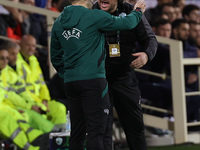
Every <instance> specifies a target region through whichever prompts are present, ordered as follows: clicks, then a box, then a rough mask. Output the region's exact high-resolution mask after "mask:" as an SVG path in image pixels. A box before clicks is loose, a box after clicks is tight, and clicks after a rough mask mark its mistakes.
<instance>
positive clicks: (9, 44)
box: [2, 41, 20, 50]
mask: <svg viewBox="0 0 200 150" xmlns="http://www.w3.org/2000/svg"><path fill="white" fill-rule="evenodd" d="M2 46H3V47H2V48H4V49H6V50H9V49H10V48H15V47H20V46H19V45H18V44H17V43H15V42H13V41H5V42H4V43H3V44H2Z"/></svg>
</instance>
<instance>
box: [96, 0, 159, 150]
mask: <svg viewBox="0 0 200 150" xmlns="http://www.w3.org/2000/svg"><path fill="white" fill-rule="evenodd" d="M93 8H97V9H102V10H104V11H107V12H108V13H110V14H112V15H115V16H122V17H123V16H125V15H127V14H129V13H130V12H131V10H132V9H133V5H131V4H129V3H127V2H123V1H122V0H118V1H117V0H98V2H96V3H95V4H94V5H93ZM105 36H106V38H105V39H106V42H105V47H106V50H107V58H106V72H107V74H106V77H107V80H108V83H109V84H108V85H109V97H110V100H111V104H113V106H114V107H115V109H116V111H117V114H118V116H119V119H120V121H121V123H122V126H123V129H124V131H125V134H126V139H127V143H128V145H129V148H130V150H146V149H147V148H146V147H147V146H146V140H145V133H144V123H143V115H142V109H141V106H140V91H139V88H138V81H137V78H136V75H135V72H134V69H133V68H141V67H142V66H144V65H145V64H146V63H147V62H148V61H151V60H152V59H153V57H154V56H155V53H156V50H157V40H156V38H155V35H154V33H153V31H152V29H151V26H150V25H149V23H148V22H147V20H146V18H145V17H144V16H143V18H142V21H141V22H140V23H139V24H138V25H137V26H136V28H134V29H132V30H127V31H114V32H106V34H105ZM136 42H139V43H141V44H142V46H143V50H144V51H143V52H136V49H135V47H136V46H135V44H136ZM110 112H112V110H111V111H110ZM111 118H112V116H110V128H109V129H110V130H109V131H108V132H107V137H105V138H104V140H105V142H104V143H107V145H106V146H105V147H106V150H107V149H108V150H111V149H112V144H111V143H112V136H111V135H112V134H111V133H112V119H111Z"/></svg>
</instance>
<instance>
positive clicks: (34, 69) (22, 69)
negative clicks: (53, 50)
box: [16, 35, 66, 129]
mask: <svg viewBox="0 0 200 150" xmlns="http://www.w3.org/2000/svg"><path fill="white" fill-rule="evenodd" d="M35 46H36V39H35V38H34V37H33V36H32V35H24V36H23V37H22V38H21V42H20V47H21V49H20V53H19V54H18V57H17V69H16V70H17V72H18V74H19V75H20V77H21V78H23V79H24V80H25V82H26V84H28V86H26V88H27V90H28V91H29V92H30V93H31V96H32V98H33V99H34V100H35V102H37V103H42V104H44V105H46V107H47V108H48V109H49V112H47V118H48V120H50V121H52V122H53V123H54V124H55V125H57V126H58V127H59V128H62V129H65V123H66V107H65V106H64V105H63V104H61V103H59V102H57V101H55V100H52V99H51V97H50V94H49V89H48V87H47V85H46V83H45V81H44V77H43V73H42V70H41V67H40V65H39V62H38V60H37V58H36V57H35V56H34V53H35Z"/></svg>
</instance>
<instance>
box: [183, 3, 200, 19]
mask: <svg viewBox="0 0 200 150" xmlns="http://www.w3.org/2000/svg"><path fill="white" fill-rule="evenodd" d="M182 16H183V18H184V19H185V20H186V21H196V22H200V13H199V7H198V6H197V5H193V4H190V5H186V6H185V7H184V8H183V11H182Z"/></svg>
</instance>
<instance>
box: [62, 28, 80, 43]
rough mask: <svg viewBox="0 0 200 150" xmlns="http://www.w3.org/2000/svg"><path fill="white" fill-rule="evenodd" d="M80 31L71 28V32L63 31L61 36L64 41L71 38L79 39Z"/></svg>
mask: <svg viewBox="0 0 200 150" xmlns="http://www.w3.org/2000/svg"><path fill="white" fill-rule="evenodd" d="M81 33H82V31H81V30H79V29H77V28H72V29H71V30H65V31H64V32H63V33H62V35H63V36H64V38H65V39H66V40H69V39H70V38H71V37H74V38H77V39H79V38H80V37H81Z"/></svg>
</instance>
